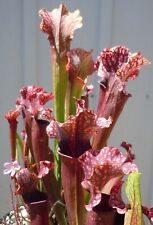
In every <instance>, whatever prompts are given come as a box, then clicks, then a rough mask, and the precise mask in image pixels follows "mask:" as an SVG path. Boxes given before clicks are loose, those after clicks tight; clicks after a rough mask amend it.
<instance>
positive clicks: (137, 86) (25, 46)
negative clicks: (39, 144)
mask: <svg viewBox="0 0 153 225" xmlns="http://www.w3.org/2000/svg"><path fill="white" fill-rule="evenodd" d="M60 3H61V1H60V0H13V1H12V0H0V77H1V81H0V217H1V216H3V215H5V214H6V213H7V212H8V211H9V210H10V209H11V208H12V203H11V196H10V186H9V184H10V180H9V176H4V175H3V164H4V162H6V161H9V160H10V156H9V138H8V124H7V121H5V120H4V114H5V113H6V112H7V111H8V110H9V109H12V108H14V104H15V99H16V98H17V97H18V93H19V89H20V87H21V86H23V85H32V84H35V85H40V86H43V87H44V88H45V89H46V90H47V91H50V90H51V89H50V87H51V86H50V85H51V75H50V47H49V42H48V41H47V38H46V35H44V34H43V33H41V31H40V29H39V24H40V18H39V17H38V10H39V9H41V8H47V9H48V10H52V9H53V8H55V7H58V6H59V4H60ZM63 3H65V4H66V5H67V6H68V8H69V10H70V11H74V10H76V9H80V12H81V15H82V17H83V24H84V25H83V28H82V29H79V30H77V31H76V32H75V38H74V40H73V42H72V47H82V48H84V49H86V50H90V49H93V50H94V52H93V57H94V59H96V57H97V56H98V55H99V53H100V52H101V50H102V49H103V48H105V47H113V46H115V45H125V46H127V47H128V48H130V50H131V51H132V52H135V51H141V52H142V54H143V55H144V56H145V57H146V58H148V59H149V60H150V61H152V62H153V24H152V23H153V13H152V12H153V1H152V0H145V1H144V0H133V1H132V0H129V1H126V0H107V1H106V0H94V1H93V0H86V1H85V0H65V1H63ZM97 81H98V77H97V76H94V77H93V78H92V79H91V82H92V83H93V84H94V85H97ZM97 87H98V86H97ZM97 87H96V88H95V94H94V97H93V98H92V99H91V107H92V108H95V106H96V100H97V96H98V88H97ZM127 90H128V92H129V93H131V94H132V98H130V99H129V100H128V103H127V104H126V107H125V108H124V112H123V114H122V116H121V117H120V119H119V121H118V123H117V125H116V127H115V129H114V131H113V134H112V136H111V138H110V145H115V146H117V147H119V146H120V143H121V142H122V141H127V142H128V143H131V144H132V145H133V151H134V153H135V154H136V160H137V164H138V166H139V169H140V172H141V173H142V174H141V189H142V199H143V202H144V205H149V206H153V177H152V171H153V65H152V64H151V65H149V66H146V67H143V69H142V70H141V74H140V76H139V77H138V79H136V80H134V81H130V82H129V84H128V87H127Z"/></svg>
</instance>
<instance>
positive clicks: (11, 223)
mask: <svg viewBox="0 0 153 225" xmlns="http://www.w3.org/2000/svg"><path fill="white" fill-rule="evenodd" d="M17 217H18V223H17V222H16V216H15V213H14V211H11V212H10V213H8V214H7V215H5V216H4V217H3V218H1V219H0V225H29V224H30V221H29V218H28V214H27V211H26V209H25V207H24V206H20V207H19V209H18V215H17Z"/></svg>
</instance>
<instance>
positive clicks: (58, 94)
mask: <svg viewBox="0 0 153 225" xmlns="http://www.w3.org/2000/svg"><path fill="white" fill-rule="evenodd" d="M51 62H52V76H53V92H54V96H55V98H54V110H55V119H56V120H57V121H58V122H64V120H65V97H66V90H67V81H68V73H67V71H66V64H67V57H66V55H65V54H63V55H62V56H60V55H59V54H57V53H56V51H55V49H54V48H52V52H51Z"/></svg>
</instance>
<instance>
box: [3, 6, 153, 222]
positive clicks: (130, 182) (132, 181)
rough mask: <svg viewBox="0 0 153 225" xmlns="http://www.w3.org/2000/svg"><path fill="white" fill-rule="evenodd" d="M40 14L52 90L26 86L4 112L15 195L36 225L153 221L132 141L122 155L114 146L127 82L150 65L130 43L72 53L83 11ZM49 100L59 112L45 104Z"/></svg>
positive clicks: (61, 9) (7, 168)
mask: <svg viewBox="0 0 153 225" xmlns="http://www.w3.org/2000/svg"><path fill="white" fill-rule="evenodd" d="M39 15H40V17H41V19H42V21H41V24H40V29H41V30H42V32H44V33H45V34H46V35H47V38H48V41H49V44H50V49H51V66H52V84H53V86H52V93H50V92H46V91H45V90H44V89H43V88H42V87H37V86H34V85H33V86H25V87H22V88H21V90H20V96H19V98H18V99H17V100H16V107H15V109H14V110H11V111H9V112H8V113H7V114H6V115H5V118H6V119H7V120H8V122H9V128H10V144H11V161H10V162H6V163H5V164H4V167H5V168H4V174H10V176H11V178H12V180H13V184H14V188H13V194H14V195H15V196H20V197H21V199H22V201H23V204H25V205H26V207H27V211H28V212H29V215H30V220H31V224H38V225H40V224H44V225H48V224H51V225H53V224H60V225H68V224H69V225H98V224H99V225H105V224H107V225H129V224H130V225H143V224H144V221H143V213H144V214H145V215H147V216H148V218H149V220H150V223H151V224H153V209H152V208H151V209H149V208H147V207H144V206H143V205H142V203H141V194H140V173H139V169H138V167H137V165H136V163H135V156H134V154H133V153H132V146H131V144H128V143H126V142H122V144H121V147H122V151H121V150H120V149H119V148H117V147H114V146H109V145H108V138H109V136H110V134H111V132H112V130H113V127H114V125H115V123H116V121H117V120H118V118H119V116H120V114H121V112H122V110H123V108H124V106H125V104H126V102H127V100H128V99H129V97H130V96H131V95H130V94H129V93H127V91H126V85H127V82H128V81H129V79H135V78H136V77H137V76H138V75H139V72H140V68H141V67H142V66H143V65H146V64H149V61H148V60H147V59H145V58H144V57H143V56H142V55H141V53H140V52H138V53H131V52H130V50H129V49H128V48H126V47H125V46H115V47H112V48H106V49H104V50H103V51H102V52H101V53H100V55H99V56H98V58H97V59H96V60H95V61H94V60H93V58H92V51H86V50H84V49H82V48H74V49H72V48H71V41H72V39H73V37H74V32H75V30H76V29H78V28H81V27H82V17H81V16H80V12H79V10H76V11H74V12H69V10H68V8H67V7H66V6H65V5H64V4H61V5H60V6H59V8H57V9H54V10H52V11H51V12H49V11H47V10H46V9H41V10H40V11H39ZM95 74H98V76H99V77H100V81H99V83H97V86H98V87H99V98H98V101H97V109H96V112H94V110H91V109H90V108H89V100H90V94H91V93H92V92H93V86H92V85H89V84H88V77H89V76H91V75H92V76H96V75H95ZM49 101H53V102H54V107H53V109H51V108H49V107H47V106H46V103H48V102H49ZM19 117H20V119H19ZM21 120H22V121H23V122H22V124H23V126H24V127H23V131H22V134H21V135H19V132H18V129H17V128H18V126H17V125H18V122H21ZM49 139H51V140H53V145H52V147H50V146H51V145H50V141H49ZM51 148H52V149H51ZM123 184H125V185H123ZM123 187H124V188H125V193H126V195H127V200H126V201H125V200H123V199H122V194H121V190H122V188H123ZM40 206H41V207H40ZM38 215H39V216H38ZM38 217H39V219H38ZM38 221H39V222H38Z"/></svg>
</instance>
